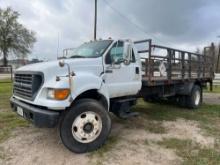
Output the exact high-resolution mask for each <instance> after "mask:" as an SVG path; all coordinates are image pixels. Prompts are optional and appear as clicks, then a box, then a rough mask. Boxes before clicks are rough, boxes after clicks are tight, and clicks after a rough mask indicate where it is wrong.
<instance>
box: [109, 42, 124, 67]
mask: <svg viewBox="0 0 220 165" xmlns="http://www.w3.org/2000/svg"><path fill="white" fill-rule="evenodd" d="M123 52H124V43H123V42H122V41H118V42H116V43H115V44H114V45H113V46H112V48H111V49H110V51H109V52H108V54H107V56H106V59H105V62H106V64H112V63H113V62H116V61H118V60H120V59H123Z"/></svg>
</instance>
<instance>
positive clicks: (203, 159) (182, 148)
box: [158, 138, 220, 165]
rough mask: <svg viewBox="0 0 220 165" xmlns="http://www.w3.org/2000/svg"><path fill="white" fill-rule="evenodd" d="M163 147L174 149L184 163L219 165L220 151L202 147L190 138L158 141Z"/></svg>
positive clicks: (191, 164) (186, 164)
mask: <svg viewBox="0 0 220 165" xmlns="http://www.w3.org/2000/svg"><path fill="white" fill-rule="evenodd" d="M158 144H159V145H161V146H164V147H165V148H169V149H174V150H175V152H176V153H177V155H178V156H180V157H181V158H183V164H185V165H188V164H190V165H219V164H220V153H219V152H218V151H216V150H215V149H210V148H202V147H201V146H200V145H199V144H197V143H194V142H192V141H191V140H180V139H175V138H172V139H164V140H163V141H160V142H158Z"/></svg>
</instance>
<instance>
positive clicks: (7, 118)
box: [0, 83, 28, 143]
mask: <svg viewBox="0 0 220 165" xmlns="http://www.w3.org/2000/svg"><path fill="white" fill-rule="evenodd" d="M11 91H12V84H11V83H0V143H1V142H3V141H4V140H6V139H7V138H8V137H9V136H10V134H11V131H12V130H13V129H15V128H17V127H25V126H27V125H28V123H27V122H26V121H25V120H23V119H21V118H19V117H18V116H17V115H16V114H15V113H14V112H12V111H11V109H10V104H9V98H10V96H11Z"/></svg>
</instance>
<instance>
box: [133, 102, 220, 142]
mask: <svg viewBox="0 0 220 165" xmlns="http://www.w3.org/2000/svg"><path fill="white" fill-rule="evenodd" d="M133 110H135V111H138V112H140V113H141V116H143V118H145V119H148V120H150V121H151V122H152V121H159V122H161V121H175V120H176V119H178V118H183V119H186V120H194V121H198V122H199V124H200V126H201V128H203V129H205V130H206V132H207V133H208V134H211V135H213V136H217V137H219V138H220V105H203V106H202V107H201V108H200V109H198V110H189V109H184V108H180V107H178V106H175V105H168V104H165V103H161V104H150V103H145V102H144V101H142V100H140V101H139V103H138V105H137V106H135V107H134V109H133ZM153 129H154V128H153Z"/></svg>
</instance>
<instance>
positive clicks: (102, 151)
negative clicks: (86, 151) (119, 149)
mask: <svg viewBox="0 0 220 165" xmlns="http://www.w3.org/2000/svg"><path fill="white" fill-rule="evenodd" d="M118 140H119V138H118V137H117V136H110V137H109V138H108V140H107V141H106V144H105V145H103V146H102V147H101V148H100V149H98V150H96V151H94V152H92V153H90V155H89V156H90V157H98V158H99V160H102V159H104V155H105V154H106V153H107V152H109V151H111V150H112V149H113V148H114V147H115V145H116V144H117V142H118ZM99 160H98V162H96V164H101V163H100V162H99Z"/></svg>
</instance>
